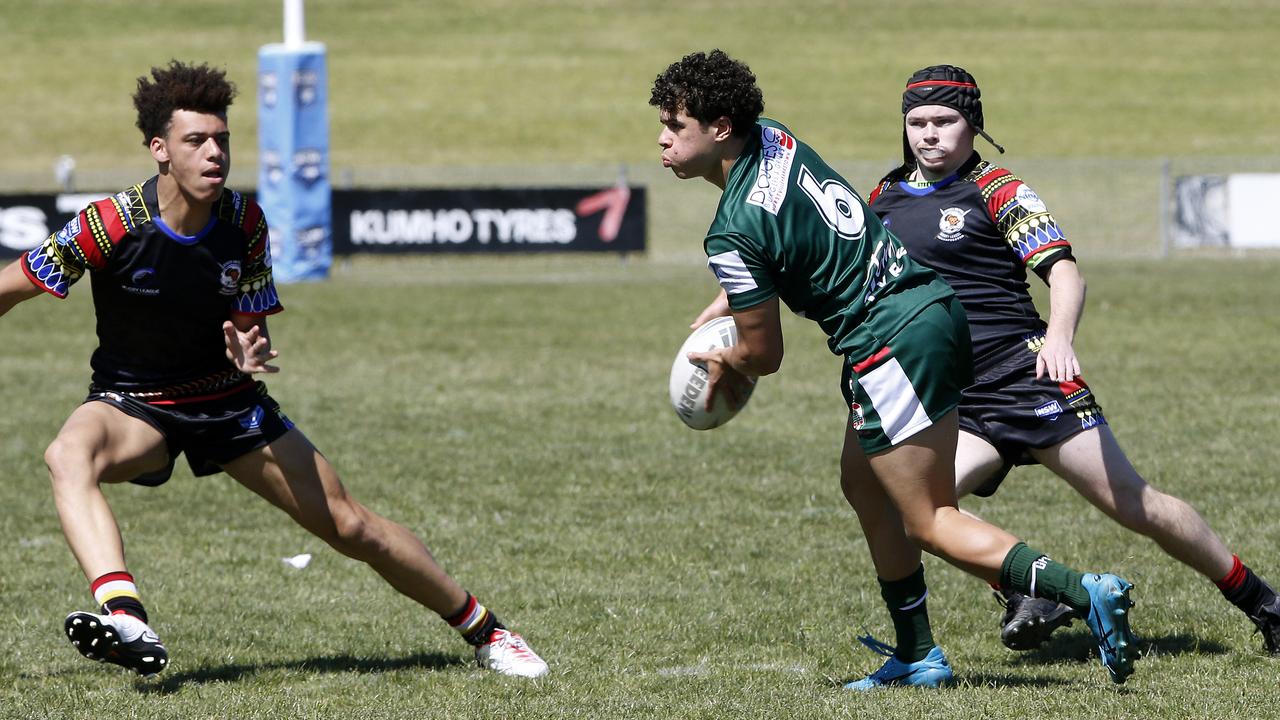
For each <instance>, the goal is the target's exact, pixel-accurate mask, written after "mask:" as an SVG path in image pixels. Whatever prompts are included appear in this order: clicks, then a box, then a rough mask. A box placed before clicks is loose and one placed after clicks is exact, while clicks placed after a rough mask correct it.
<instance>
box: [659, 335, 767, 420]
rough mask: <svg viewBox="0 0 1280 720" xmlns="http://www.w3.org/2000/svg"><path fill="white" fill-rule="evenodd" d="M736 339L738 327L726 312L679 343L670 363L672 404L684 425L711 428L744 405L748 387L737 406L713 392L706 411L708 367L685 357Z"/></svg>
mask: <svg viewBox="0 0 1280 720" xmlns="http://www.w3.org/2000/svg"><path fill="white" fill-rule="evenodd" d="M737 342H738V326H737V325H735V324H734V322H733V318H732V317H731V316H728V315H725V316H723V317H718V318H714V319H712V320H709V321H707V322H706V323H704V324H703V325H701V326H700V327H699V328H698V329H697V330H694V331H693V333H692V334H690V335H689V338H688V339H687V340H685V341H684V344H683V345H681V346H680V352H677V353H676V359H675V362H673V363H671V383H670V390H671V407H672V409H674V410H675V411H676V416H677V417H679V418H680V420H681V421H682V422H683V423H684V424H685V425H688V426H689V427H691V428H693V429H694V430H710V429H711V428H715V427H720V426H721V425H723V424H725V423H727V422H729V420H730V418H732V417H733V416H734V415H737V414H738V412H739V411H741V410H742V408H744V407H746V404H747V400H748V399H749V398H750V397H751V390H750V389H748V391H747V394H746V397H744V398H742V404H741V405H739V406H738V407H730V402H729V397H728V395H726V394H724V392H723V391H722V392H720V393H719V394H717V395H716V402H715V406H714V407H713V408H712V410H711V412H707V369H706V367H704V366H703V365H700V364H694V363H693V362H691V361H690V360H689V357H688V356H689V353H691V352H703V351H706V350H711V349H713V348H727V347H733V346H734V345H736V344H737Z"/></svg>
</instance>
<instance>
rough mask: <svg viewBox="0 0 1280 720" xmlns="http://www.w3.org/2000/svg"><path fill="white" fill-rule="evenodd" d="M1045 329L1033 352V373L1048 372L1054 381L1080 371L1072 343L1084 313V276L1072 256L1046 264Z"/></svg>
mask: <svg viewBox="0 0 1280 720" xmlns="http://www.w3.org/2000/svg"><path fill="white" fill-rule="evenodd" d="M1045 282H1047V283H1049V330H1048V331H1047V332H1046V333H1045V335H1044V347H1042V348H1040V353H1039V354H1038V355H1037V356H1036V377H1037V378H1040V377H1044V376H1045V374H1048V375H1049V379H1051V380H1054V381H1055V382H1062V381H1064V380H1071V379H1073V378H1075V377H1077V376H1078V375H1079V374H1080V360H1079V359H1078V358H1077V357H1076V351H1075V348H1074V347H1073V345H1072V344H1073V343H1074V342H1075V337H1076V328H1077V327H1078V326H1079V325H1080V316H1081V314H1083V313H1084V293H1085V282H1084V276H1083V275H1081V274H1080V268H1079V267H1077V266H1076V263H1075V261H1074V260H1061V261H1059V262H1056V263H1054V264H1053V266H1052V267H1050V268H1049V276H1048V277H1047V278H1045Z"/></svg>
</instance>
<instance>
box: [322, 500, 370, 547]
mask: <svg viewBox="0 0 1280 720" xmlns="http://www.w3.org/2000/svg"><path fill="white" fill-rule="evenodd" d="M329 512H330V516H331V517H332V522H330V523H329V524H328V525H327V527H325V528H324V529H323V530H322V531H321V532H319V533H317V534H318V535H320V536H321V537H322V538H323V539H324V541H325V542H327V543H329V545H331V546H333V548H334V549H335V550H337V551H338V552H340V553H342V554H343V555H346V556H347V557H350V558H355V559H357V560H369V559H371V558H373V557H376V556H378V555H380V554H382V552H383V551H384V550H385V549H386V541H385V537H384V533H381V532H379V524H378V523H377V522H376V519H375V518H374V517H373V516H372V515H371V513H369V512H368V511H367V510H365V509H364V508H363V507H361V506H360V505H359V504H357V503H356V502H354V501H352V500H349V499H347V500H344V501H342V502H340V503H336V504H333V505H331V506H330V508H329Z"/></svg>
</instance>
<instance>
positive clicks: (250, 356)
mask: <svg viewBox="0 0 1280 720" xmlns="http://www.w3.org/2000/svg"><path fill="white" fill-rule="evenodd" d="M222 335H223V339H224V340H226V343H227V359H228V360H230V361H231V362H232V364H234V365H235V366H236V369H237V370H239V371H240V372H243V373H274V372H280V368H278V367H276V366H275V365H268V364H267V362H268V361H270V360H274V359H275V358H276V357H277V356H279V355H280V353H278V352H276V351H275V350H272V349H271V335H270V334H269V333H268V332H267V318H266V317H265V316H260V315H238V314H236V315H232V316H231V319H230V320H228V321H226V322H224V323H222Z"/></svg>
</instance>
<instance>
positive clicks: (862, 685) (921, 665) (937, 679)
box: [844, 635, 954, 692]
mask: <svg viewBox="0 0 1280 720" xmlns="http://www.w3.org/2000/svg"><path fill="white" fill-rule="evenodd" d="M858 639H859V640H861V641H862V644H863V645H866V646H867V647H868V648H870V649H871V650H873V651H874V652H876V653H879V654H880V655H885V656H888V658H889V659H888V660H886V661H885V663H884V665H881V666H880V669H879V670H877V671H875V672H873V673H871V674H870V675H868V676H866V677H864V678H862V679H861V680H856V681H854V682H851V683H848V684H847V685H845V686H844V689H845V690H857V691H858V692H866V691H868V690H875V689H876V688H882V687H890V686H898V687H929V688H936V687H938V686H939V685H941V684H943V683H946V682H950V681H951V678H952V677H954V673H952V672H951V665H950V664H949V663H948V662H947V658H946V657H945V656H944V655H943V654H942V649H941V648H939V647H937V646H934V648H933V649H932V650H930V651H929V654H928V655H926V656H925V657H924V659H923V660H917V661H916V662H912V663H904V662H902V661H901V660H899V659H898V658H896V657H894V656H893V653H894V650H895V649H896V648H894V647H893V646H891V645H886V644H884V643H882V642H880V641H879V640H876V639H875V638H873V637H871V636H870V635H866V636H863V637H860V638H858Z"/></svg>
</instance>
